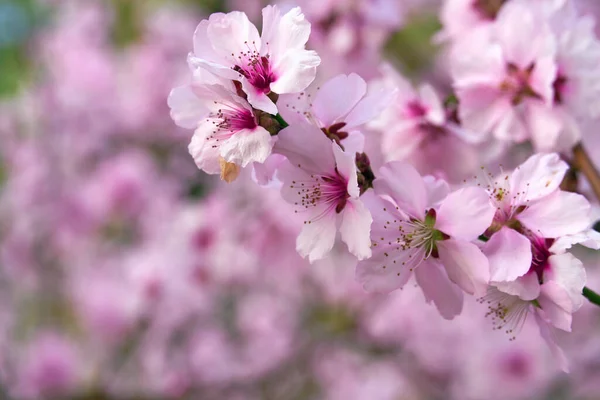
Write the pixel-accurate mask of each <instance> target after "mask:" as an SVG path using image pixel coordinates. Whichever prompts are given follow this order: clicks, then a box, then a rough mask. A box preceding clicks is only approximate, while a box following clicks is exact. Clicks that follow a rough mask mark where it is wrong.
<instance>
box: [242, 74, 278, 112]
mask: <svg viewBox="0 0 600 400" xmlns="http://www.w3.org/2000/svg"><path fill="white" fill-rule="evenodd" d="M240 81H241V82H242V89H243V90H244V93H246V94H247V95H248V103H250V104H252V107H254V108H258V109H259V110H261V111H264V112H266V113H269V114H272V115H275V114H277V106H276V105H275V103H273V100H271V99H270V98H269V96H267V95H266V93H264V92H263V91H261V90H256V88H255V87H254V86H253V85H252V84H251V83H250V82H249V81H248V79H246V78H240Z"/></svg>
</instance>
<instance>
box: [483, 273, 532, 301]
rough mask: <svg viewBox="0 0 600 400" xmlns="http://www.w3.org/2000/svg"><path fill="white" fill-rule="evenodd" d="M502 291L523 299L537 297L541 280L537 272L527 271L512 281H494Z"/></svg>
mask: <svg viewBox="0 0 600 400" xmlns="http://www.w3.org/2000/svg"><path fill="white" fill-rule="evenodd" d="M494 286H495V287H496V288H497V289H498V290H499V291H501V292H503V293H507V294H511V295H513V296H518V297H519V298H521V299H522V300H533V299H537V298H538V296H539V295H540V282H539V280H538V277H537V275H536V274H535V272H530V273H527V274H525V275H523V276H521V277H519V278H517V279H516V280H514V281H512V282H494Z"/></svg>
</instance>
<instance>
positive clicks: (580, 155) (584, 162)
mask: <svg viewBox="0 0 600 400" xmlns="http://www.w3.org/2000/svg"><path fill="white" fill-rule="evenodd" d="M573 166H575V168H577V169H578V170H579V171H581V172H582V173H583V174H584V175H585V177H586V178H587V180H588V182H589V183H590V186H591V187H592V190H593V191H594V194H595V195H596V198H597V199H598V200H600V173H599V172H598V170H597V169H596V166H595V165H594V163H593V162H592V160H591V159H590V156H589V155H588V153H587V152H586V151H585V149H584V148H583V144H581V142H580V143H578V144H577V145H576V146H575V147H573Z"/></svg>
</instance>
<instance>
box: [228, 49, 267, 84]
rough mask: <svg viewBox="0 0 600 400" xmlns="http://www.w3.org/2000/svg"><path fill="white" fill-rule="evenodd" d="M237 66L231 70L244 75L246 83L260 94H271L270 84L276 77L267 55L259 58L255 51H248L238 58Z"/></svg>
mask: <svg viewBox="0 0 600 400" xmlns="http://www.w3.org/2000/svg"><path fill="white" fill-rule="evenodd" d="M238 62H239V63H238V64H236V65H235V66H234V67H233V69H234V71H237V72H239V73H240V74H242V75H244V77H245V78H246V79H248V82H250V84H252V86H254V87H255V88H256V89H258V90H259V91H261V92H262V93H269V92H271V83H273V82H275V80H276V79H277V77H276V76H275V73H274V72H273V70H272V69H271V63H270V62H269V55H268V54H267V55H266V56H261V55H260V54H259V52H258V51H256V50H248V52H243V53H242V55H241V56H239V57H238Z"/></svg>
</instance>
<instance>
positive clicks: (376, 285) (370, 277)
mask: <svg viewBox="0 0 600 400" xmlns="http://www.w3.org/2000/svg"><path fill="white" fill-rule="evenodd" d="M393 267H394V266H393V265H392V264H391V260H390V259H389V257H386V256H385V255H384V253H383V252H378V253H377V254H374V255H373V257H371V258H369V259H366V260H363V261H359V263H358V264H357V265H356V280H357V281H358V282H360V283H361V284H362V285H363V288H364V289H365V290H366V291H367V292H376V293H389V292H391V291H392V290H396V289H400V288H401V287H403V286H404V285H405V284H406V282H408V280H409V279H410V277H411V276H412V272H410V271H408V270H405V269H404V270H402V271H400V270H399V269H398V270H397V269H395V268H393Z"/></svg>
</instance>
